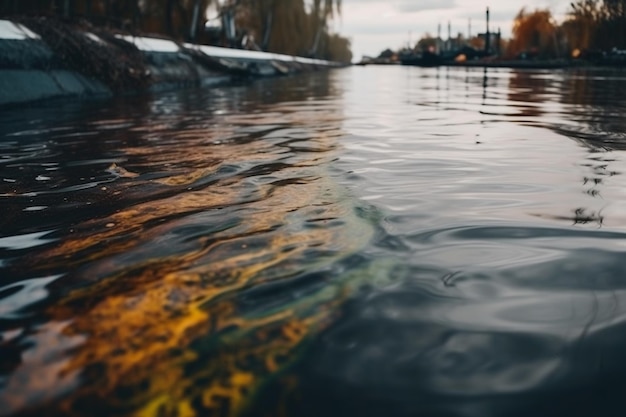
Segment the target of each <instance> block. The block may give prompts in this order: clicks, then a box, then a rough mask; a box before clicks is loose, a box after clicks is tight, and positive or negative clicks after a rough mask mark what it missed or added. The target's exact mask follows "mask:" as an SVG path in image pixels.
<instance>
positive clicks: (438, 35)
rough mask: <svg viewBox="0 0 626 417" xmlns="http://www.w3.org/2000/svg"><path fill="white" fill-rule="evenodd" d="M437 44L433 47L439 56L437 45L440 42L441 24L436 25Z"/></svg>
mask: <svg viewBox="0 0 626 417" xmlns="http://www.w3.org/2000/svg"><path fill="white" fill-rule="evenodd" d="M436 40H437V43H436V45H435V53H436V54H439V53H440V52H441V51H440V50H439V43H440V40H441V23H437V39H436Z"/></svg>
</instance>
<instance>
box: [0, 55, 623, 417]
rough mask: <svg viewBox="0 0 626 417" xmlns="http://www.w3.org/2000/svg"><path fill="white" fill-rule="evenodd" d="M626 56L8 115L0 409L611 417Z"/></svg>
mask: <svg viewBox="0 0 626 417" xmlns="http://www.w3.org/2000/svg"><path fill="white" fill-rule="evenodd" d="M625 91H626V73H624V72H607V71H587V72H559V71H556V72H555V71H549V72H548V71H546V72H542V71H539V72H528V71H509V70H489V71H483V70H482V69H481V70H477V69H468V70H466V69H445V68H443V69H420V68H407V67H378V68H377V67H367V68H351V69H345V70H340V71H335V72H329V73H317V74H311V75H304V76H299V77H293V78H282V79H272V80H263V81H258V82H254V83H251V84H249V85H243V86H230V87H224V88H218V89H210V90H201V91H194V90H191V91H182V92H174V93H168V94H163V95H158V96H154V97H136V98H125V99H119V100H116V101H95V102H94V101H91V102H67V101H60V102H49V103H42V104H37V105H33V106H31V107H28V108H18V109H10V108H9V109H6V108H5V109H2V111H1V112H0V207H1V213H2V215H1V216H0V415H11V416H22V415H24V416H27V415H28V416H42V415H46V416H48V415H50V416H53V415H63V416H70V415H76V416H122V415H141V416H153V415H154V416H156V415H159V416H181V417H182V416H185V417H186V416H194V415H197V416H212V415H215V416H236V415H242V416H472V417H473V416H477V417H479V416H480V417H482V416H529V415H532V416H555V415H567V416H588V415H602V416H622V415H625V413H626V379H624V375H625V374H626V360H624V357H625V356H624V355H625V352H626V254H625V253H626V181H625V180H624V176H623V173H624V172H626V161H625V160H626V154H625V153H624V151H625V150H626V121H625V120H626V119H625V118H624V113H625V111H626V96H625V95H624V92H625Z"/></svg>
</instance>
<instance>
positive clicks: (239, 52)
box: [185, 43, 332, 66]
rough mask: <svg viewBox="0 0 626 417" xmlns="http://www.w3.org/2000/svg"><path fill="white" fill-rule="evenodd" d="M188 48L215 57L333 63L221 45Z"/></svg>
mask: <svg viewBox="0 0 626 417" xmlns="http://www.w3.org/2000/svg"><path fill="white" fill-rule="evenodd" d="M185 47H186V48H189V49H199V50H200V51H201V52H202V53H204V54H206V55H208V56H210V57H214V58H234V59H246V60H255V61H282V62H293V61H295V62H298V63H301V64H309V65H327V66H328V65H332V63H331V62H329V61H323V60H321V59H310V58H303V57H299V56H291V55H283V54H273V53H269V52H260V51H248V50H244V49H231V48H221V47H219V46H206V45H194V44H190V43H187V44H185Z"/></svg>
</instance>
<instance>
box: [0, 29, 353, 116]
mask: <svg viewBox="0 0 626 417" xmlns="http://www.w3.org/2000/svg"><path fill="white" fill-rule="evenodd" d="M339 66H341V64H338V63H335V62H329V61H323V60H316V59H308V58H301V57H294V56H288V55H281V54H272V53H266V52H257V51H245V50H237V49H229V48H220V47H213V46H204V45H194V44H179V43H176V42H174V41H172V40H170V39H161V38H154V37H139V36H131V35H129V34H120V33H117V34H115V33H111V32H107V31H101V30H92V29H85V28H82V29H79V28H75V27H70V26H68V25H65V24H57V23H56V22H50V21H47V20H45V19H33V18H31V19H24V20H21V21H19V22H18V21H9V20H0V105H10V104H17V103H25V102H30V101H35V100H42V99H47V98H53V97H72V96H75V97H88V96H112V95H115V94H133V93H139V92H143V91H159V90H164V89H170V88H177V87H182V86H189V85H198V86H207V85H215V84H220V83H227V82H230V81H233V80H235V79H237V78H242V77H244V78H250V77H264V76H276V75H286V74H293V73H297V72H302V71H313V70H319V69H329V68H334V67H339Z"/></svg>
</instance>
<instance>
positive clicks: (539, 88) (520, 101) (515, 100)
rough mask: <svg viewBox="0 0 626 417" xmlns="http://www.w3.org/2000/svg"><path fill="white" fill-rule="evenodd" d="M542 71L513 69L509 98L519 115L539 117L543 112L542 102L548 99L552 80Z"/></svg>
mask: <svg viewBox="0 0 626 417" xmlns="http://www.w3.org/2000/svg"><path fill="white" fill-rule="evenodd" d="M541 75H542V74H541V73H540V72H535V71H528V70H512V73H511V77H510V78H509V89H508V96H509V97H508V98H509V102H511V106H513V107H515V109H517V110H518V111H519V112H518V113H517V116H524V117H539V116H541V115H542V114H543V110H542V109H541V106H542V103H543V102H545V101H546V97H547V96H548V94H549V93H548V89H549V86H550V82H551V81H550V80H549V79H548V78H546V77H542V76H541Z"/></svg>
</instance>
